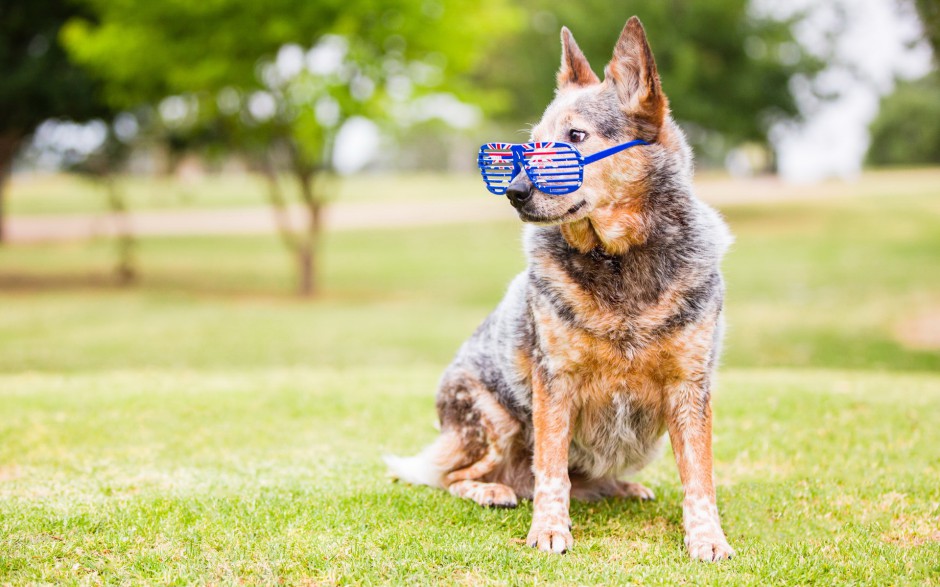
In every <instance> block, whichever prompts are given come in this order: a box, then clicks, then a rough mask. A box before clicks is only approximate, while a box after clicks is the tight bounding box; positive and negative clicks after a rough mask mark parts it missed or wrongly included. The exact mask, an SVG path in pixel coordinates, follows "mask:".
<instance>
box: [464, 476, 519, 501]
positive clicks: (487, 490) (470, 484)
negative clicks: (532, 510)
mask: <svg viewBox="0 0 940 587" xmlns="http://www.w3.org/2000/svg"><path fill="white" fill-rule="evenodd" d="M447 489H448V491H450V493H451V495H456V496H457V497H462V498H464V499H470V500H473V501H475V502H477V503H478V504H480V505H482V506H483V507H491V508H514V507H516V504H517V503H518V500H517V499H516V493H515V492H514V491H513V490H512V489H511V488H510V487H507V486H505V485H503V484H501V483H483V482H480V481H471V480H469V479H468V480H464V481H457V482H456V483H452V484H451V485H450V486H449V487H448V488H447Z"/></svg>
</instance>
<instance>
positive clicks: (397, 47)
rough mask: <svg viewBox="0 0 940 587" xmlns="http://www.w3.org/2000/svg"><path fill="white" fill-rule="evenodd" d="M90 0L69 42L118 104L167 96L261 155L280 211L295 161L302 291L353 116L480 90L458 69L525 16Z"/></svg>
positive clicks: (167, 108)
mask: <svg viewBox="0 0 940 587" xmlns="http://www.w3.org/2000/svg"><path fill="white" fill-rule="evenodd" d="M86 2H87V5H88V6H89V7H90V8H91V9H92V10H93V11H94V13H95V14H96V16H97V18H98V19H99V21H100V24H94V23H91V22H89V21H87V20H84V19H75V20H74V21H73V22H72V23H71V24H70V26H69V27H68V29H67V30H66V32H65V40H66V45H67V47H68V48H69V50H70V51H71V53H72V55H73V56H74V57H75V59H76V60H78V61H79V62H81V63H83V64H86V65H88V66H89V67H90V68H92V70H93V71H94V72H96V73H97V74H98V75H100V76H101V78H102V79H103V80H104V82H105V88H106V92H107V96H108V98H109V99H110V101H111V103H112V104H113V105H115V106H118V107H121V108H129V107H135V106H138V105H140V104H142V103H150V104H157V103H160V111H161V114H162V115H164V118H165V119H169V120H170V121H171V122H173V123H174V124H176V127H177V129H178V130H180V131H185V130H188V131H190V135H189V136H190V137H193V136H195V137H199V140H200V141H207V140H208V141H209V142H221V143H225V144H227V145H229V146H231V147H233V148H236V149H238V150H240V151H241V152H243V153H246V154H248V155H250V156H252V157H253V158H254V159H255V160H256V161H257V162H258V164H259V165H260V167H261V168H262V169H263V170H266V174H267V175H268V177H269V185H270V186H271V189H270V190H269V196H270V199H271V202H272V204H273V205H274V206H275V210H276V211H279V212H278V213H277V217H278V218H282V219H283V218H284V216H285V215H284V214H283V210H284V208H285V206H286V202H285V200H284V198H283V196H282V195H281V191H280V188H279V185H278V183H277V178H276V174H275V172H276V165H275V164H276V163H277V162H278V161H283V162H285V163H286V167H287V168H288V169H289V170H290V171H291V173H292V175H293V176H294V178H295V179H296V181H297V183H298V185H299V188H300V189H299V193H300V195H301V204H302V206H303V209H304V210H305V211H306V217H307V218H306V221H305V225H306V226H305V228H304V230H302V231H299V232H298V231H295V230H293V229H292V228H291V226H290V225H289V223H286V222H282V223H281V227H282V231H281V233H282V235H283V236H284V237H285V238H284V241H285V243H286V244H287V245H288V247H289V249H290V250H291V251H292V253H293V255H294V256H295V258H296V260H297V263H298V271H299V279H298V281H299V289H300V292H301V293H302V294H305V295H306V294H312V293H314V292H315V290H316V285H317V282H316V265H315V260H316V253H317V248H318V247H317V243H318V240H319V235H320V232H321V221H320V219H321V216H322V210H323V207H324V205H325V203H326V201H327V199H328V194H326V193H325V185H326V184H325V183H324V182H323V181H322V179H323V178H324V177H325V176H326V175H327V174H328V172H329V171H330V169H331V167H332V161H331V152H332V143H333V140H334V138H335V135H336V132H337V131H338V129H339V128H340V127H341V125H342V123H343V122H344V121H345V120H347V119H348V118H349V117H351V116H353V115H365V116H368V117H369V118H372V119H374V120H382V119H388V118H391V117H397V116H400V115H401V113H402V111H403V109H402V107H401V103H402V101H403V100H404V99H406V98H407V97H408V96H410V95H413V94H415V93H418V92H421V91H425V92H427V91H431V90H433V89H434V88H442V87H446V88H447V90H448V91H457V92H464V91H471V90H470V88H469V86H467V85H466V84H463V85H461V84H460V80H459V78H458V75H459V74H460V73H462V72H465V71H467V70H469V69H470V68H471V67H473V65H474V64H475V62H476V61H477V58H478V56H479V54H480V51H478V50H476V48H477V47H479V46H480V45H482V44H485V43H487V41H488V39H489V36H490V35H492V34H498V33H499V32H501V31H503V30H506V29H507V28H510V27H511V26H512V24H513V21H514V16H513V15H514V12H513V11H512V10H511V9H509V8H508V7H507V4H508V2H507V0H446V1H445V0H424V1H423V2H415V1H413V0H382V1H379V0H317V1H315V2H310V1H309V0H268V1H266V2H252V1H250V0H214V1H212V2H191V1H188V0H171V1H167V2H150V1H148V0H86ZM167 96H170V98H167ZM273 155H276V157H273V158H272V156H273Z"/></svg>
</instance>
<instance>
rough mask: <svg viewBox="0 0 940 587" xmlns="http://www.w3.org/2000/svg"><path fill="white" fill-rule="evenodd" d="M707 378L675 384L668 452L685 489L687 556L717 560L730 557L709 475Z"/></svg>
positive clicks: (709, 433) (709, 398)
mask: <svg viewBox="0 0 940 587" xmlns="http://www.w3.org/2000/svg"><path fill="white" fill-rule="evenodd" d="M708 379H709V376H708V375H702V376H701V378H700V379H698V380H692V381H685V382H682V383H681V384H679V385H678V386H677V387H676V388H675V389H674V390H673V393H672V397H671V400H672V401H671V406H670V413H669V417H668V418H667V424H668V427H669V439H670V441H671V442H672V452H673V453H675V457H676V464H677V465H678V466H679V477H680V478H681V479H682V487H683V489H684V490H685V500H684V501H683V502H682V520H683V526H684V528H685V545H686V547H687V548H688V550H689V556H691V557H692V558H694V559H698V560H706V561H717V560H721V559H726V558H731V557H732V556H734V550H732V549H731V546H729V545H728V541H727V539H725V533H724V531H723V530H722V529H721V521H720V520H719V519H718V506H717V504H716V501H715V482H714V477H713V473H712V408H711V397H710V394H709V391H708V389H709V380H708Z"/></svg>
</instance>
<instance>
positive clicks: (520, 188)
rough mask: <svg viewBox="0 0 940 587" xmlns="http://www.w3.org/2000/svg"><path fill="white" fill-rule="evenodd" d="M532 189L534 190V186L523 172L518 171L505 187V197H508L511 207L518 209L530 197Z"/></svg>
mask: <svg viewBox="0 0 940 587" xmlns="http://www.w3.org/2000/svg"><path fill="white" fill-rule="evenodd" d="M533 191H535V186H533V185H532V182H531V181H530V180H529V178H528V177H527V176H526V174H525V173H520V174H519V175H517V176H516V178H515V179H514V180H513V181H512V183H511V184H509V187H507V188H506V197H507V198H509V202H510V203H511V204H512V206H513V208H515V209H517V210H518V209H519V208H521V207H522V206H524V205H525V203H526V202H528V201H529V200H530V199H531V198H532V192H533Z"/></svg>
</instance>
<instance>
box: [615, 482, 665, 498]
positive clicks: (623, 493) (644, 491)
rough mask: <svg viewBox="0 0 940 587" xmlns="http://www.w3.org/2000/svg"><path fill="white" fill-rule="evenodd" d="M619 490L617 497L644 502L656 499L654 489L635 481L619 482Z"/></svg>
mask: <svg viewBox="0 0 940 587" xmlns="http://www.w3.org/2000/svg"><path fill="white" fill-rule="evenodd" d="M617 489H618V491H617V497H629V498H633V499H639V500H642V501H650V500H653V499H656V494H655V493H653V490H652V489H650V488H648V487H647V486H645V485H641V484H640V483H635V482H633V481H618V482H617Z"/></svg>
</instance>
